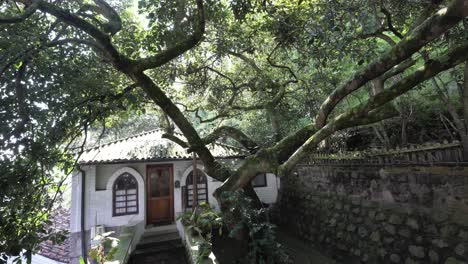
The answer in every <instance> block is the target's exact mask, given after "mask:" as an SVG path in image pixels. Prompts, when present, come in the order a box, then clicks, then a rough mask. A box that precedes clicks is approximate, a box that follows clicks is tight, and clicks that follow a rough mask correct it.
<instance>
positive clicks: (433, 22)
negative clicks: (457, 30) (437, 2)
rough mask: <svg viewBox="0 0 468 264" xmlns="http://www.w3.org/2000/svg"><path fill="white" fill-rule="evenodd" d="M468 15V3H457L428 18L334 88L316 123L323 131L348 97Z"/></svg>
mask: <svg viewBox="0 0 468 264" xmlns="http://www.w3.org/2000/svg"><path fill="white" fill-rule="evenodd" d="M467 15H468V0H454V1H452V2H451V3H450V5H449V6H448V7H447V8H443V9H441V10H439V12H437V13H436V14H434V15H433V16H431V17H429V18H428V19H426V21H424V22H423V23H422V24H420V25H419V26H418V27H416V28H415V29H414V30H413V31H411V32H410V33H409V35H407V36H406V37H405V38H404V39H403V40H401V41H400V42H399V43H398V44H397V45H395V46H394V47H392V48H391V49H390V50H389V51H388V52H386V53H385V54H383V55H382V56H380V57H379V58H378V59H377V60H375V61H374V62H372V63H371V64H370V65H369V66H367V67H366V68H365V69H363V70H361V71H358V72H357V73H356V74H355V75H354V76H353V77H352V78H351V79H349V80H348V81H346V82H345V83H344V84H343V85H341V86H340V87H338V88H337V89H335V90H334V91H333V92H332V93H331V94H330V96H328V98H327V99H326V100H325V102H324V103H323V104H322V105H321V107H320V110H319V112H318V114H317V116H316V120H315V122H316V125H317V128H321V127H323V126H324V125H325V124H326V120H327V118H328V115H329V114H330V113H331V112H332V111H333V109H334V108H335V106H336V105H337V104H338V103H339V102H340V101H341V100H343V99H344V98H345V97H346V96H347V95H348V94H350V93H352V92H354V91H356V90H357V89H359V88H360V87H362V86H363V85H364V84H366V83H367V82H368V81H370V80H373V79H375V78H378V77H379V76H380V75H382V74H384V73H385V72H386V71H388V70H390V69H391V68H392V67H393V66H395V65H397V64H399V63H401V62H402V61H404V60H406V59H408V58H410V56H411V55H412V54H414V53H415V52H417V51H418V50H419V49H421V48H422V47H423V46H424V45H426V44H427V43H429V42H431V41H432V40H434V39H435V38H437V37H439V36H440V35H441V34H443V33H444V32H446V31H447V30H449V29H450V28H452V27H453V26H454V25H456V24H458V23H459V22H460V21H461V20H462V19H463V18H464V17H465V16H467Z"/></svg>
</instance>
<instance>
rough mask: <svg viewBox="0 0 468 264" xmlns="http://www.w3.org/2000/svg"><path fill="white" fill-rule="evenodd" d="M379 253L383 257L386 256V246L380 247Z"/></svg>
mask: <svg viewBox="0 0 468 264" xmlns="http://www.w3.org/2000/svg"><path fill="white" fill-rule="evenodd" d="M377 254H379V256H380V257H381V258H384V257H385V256H386V255H387V250H385V249H384V248H379V249H378V250H377Z"/></svg>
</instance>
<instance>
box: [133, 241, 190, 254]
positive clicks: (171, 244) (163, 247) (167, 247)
mask: <svg viewBox="0 0 468 264" xmlns="http://www.w3.org/2000/svg"><path fill="white" fill-rule="evenodd" d="M183 248H184V245H183V244H182V242H181V241H167V242H166V243H162V244H158V245H155V246H151V247H145V248H140V249H136V250H135V251H133V252H132V255H133V256H141V255H148V254H156V253H162V252H166V251H176V250H181V249H183ZM181 252H184V251H183V250H182V251H181Z"/></svg>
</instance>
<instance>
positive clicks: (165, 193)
mask: <svg viewBox="0 0 468 264" xmlns="http://www.w3.org/2000/svg"><path fill="white" fill-rule="evenodd" d="M146 179H147V184H146V186H147V189H146V193H147V203H146V204H147V224H149V225H150V224H154V225H158V224H166V223H167V224H170V223H172V222H173V221H174V188H173V185H174V184H173V181H174V179H173V175H172V164H169V165H149V166H148V167H147V170H146Z"/></svg>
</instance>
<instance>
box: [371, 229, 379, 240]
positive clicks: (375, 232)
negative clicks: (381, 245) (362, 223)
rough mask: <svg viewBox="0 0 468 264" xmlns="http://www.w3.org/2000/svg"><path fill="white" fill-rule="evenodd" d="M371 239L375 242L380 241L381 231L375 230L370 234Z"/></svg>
mask: <svg viewBox="0 0 468 264" xmlns="http://www.w3.org/2000/svg"><path fill="white" fill-rule="evenodd" d="M370 239H371V240H372V241H374V242H380V233H379V231H374V232H372V234H371V235H370Z"/></svg>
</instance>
